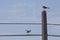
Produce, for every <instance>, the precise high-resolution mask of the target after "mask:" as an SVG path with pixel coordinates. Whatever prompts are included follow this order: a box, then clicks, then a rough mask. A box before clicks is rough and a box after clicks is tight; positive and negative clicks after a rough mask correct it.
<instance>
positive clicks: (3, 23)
mask: <svg viewBox="0 0 60 40" xmlns="http://www.w3.org/2000/svg"><path fill="white" fill-rule="evenodd" d="M0 24H8V25H41V24H42V23H0ZM47 25H57V26H60V24H52V23H47Z"/></svg>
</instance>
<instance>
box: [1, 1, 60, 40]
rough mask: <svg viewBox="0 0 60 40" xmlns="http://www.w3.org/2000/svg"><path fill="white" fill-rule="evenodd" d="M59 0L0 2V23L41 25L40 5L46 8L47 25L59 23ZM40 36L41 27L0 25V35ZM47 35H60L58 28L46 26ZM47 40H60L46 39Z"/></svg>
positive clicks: (17, 39)
mask: <svg viewBox="0 0 60 40" xmlns="http://www.w3.org/2000/svg"><path fill="white" fill-rule="evenodd" d="M59 4H60V1H59V0H0V23H11V22H14V23H26V22H27V23H32V22H33V23H41V11H42V10H43V9H42V8H41V7H42V5H46V6H48V7H49V8H50V9H47V18H48V19H47V21H48V23H60V9H59V8H60V5H59ZM25 29H31V30H32V32H31V33H30V34H41V31H42V29H41V25H0V34H26V33H25ZM39 30H40V31H39ZM48 34H57V35H60V27H59V26H48ZM20 39H21V40H41V37H0V40H20ZM48 39H49V40H59V39H60V38H59V37H58V38H56V37H48Z"/></svg>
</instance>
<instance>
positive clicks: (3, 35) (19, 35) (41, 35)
mask: <svg viewBox="0 0 60 40" xmlns="http://www.w3.org/2000/svg"><path fill="white" fill-rule="evenodd" d="M0 36H2V37H7V36H42V35H41V34H16V35H0ZM48 36H51V37H60V35H48Z"/></svg>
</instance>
